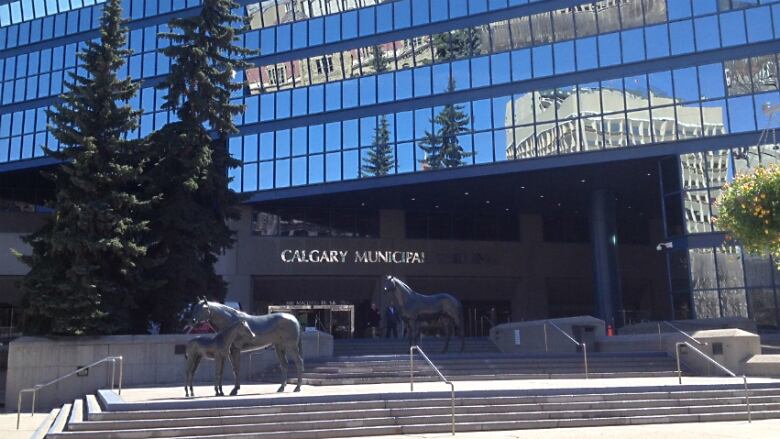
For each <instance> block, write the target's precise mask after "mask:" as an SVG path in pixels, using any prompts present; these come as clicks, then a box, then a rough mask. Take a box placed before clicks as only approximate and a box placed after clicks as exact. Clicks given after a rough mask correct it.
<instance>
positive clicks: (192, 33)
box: [145, 0, 252, 331]
mask: <svg viewBox="0 0 780 439" xmlns="http://www.w3.org/2000/svg"><path fill="white" fill-rule="evenodd" d="M238 7H239V5H238V4H237V3H236V2H234V1H233V0H204V1H203V7H202V10H201V13H200V14H199V15H197V16H193V17H187V18H174V19H173V20H171V22H170V24H169V26H170V28H171V32H169V33H164V34H161V36H162V37H163V38H167V39H168V40H170V41H171V43H172V44H171V45H170V46H168V47H166V48H164V49H162V52H163V53H164V54H165V55H166V56H168V57H170V58H171V61H172V66H171V72H170V75H169V76H168V77H167V78H166V80H165V81H163V82H162V83H161V84H160V85H159V86H158V88H159V89H167V90H168V94H167V96H166V97H165V103H164V105H163V108H164V109H167V110H170V111H173V112H175V114H176V115H177V116H178V121H176V122H172V123H170V124H168V125H166V126H165V127H164V128H163V129H162V130H160V131H159V132H157V133H155V134H154V135H152V136H151V138H150V142H149V144H150V148H151V150H152V151H153V152H154V153H155V154H156V160H155V165H154V166H153V167H152V168H151V170H150V172H149V173H148V175H147V177H148V179H149V184H148V187H149V188H150V189H151V190H152V192H160V193H162V200H161V202H160V203H159V204H158V205H157V206H156V209H155V213H154V218H152V219H151V220H152V221H151V224H150V227H151V229H152V233H153V236H154V245H153V246H152V248H151V253H152V260H154V261H159V263H160V265H159V266H158V267H157V268H156V269H154V270H152V272H151V274H150V276H151V278H153V279H154V281H155V283H156V285H157V288H156V291H154V292H152V293H150V294H149V296H148V297H147V298H146V300H145V304H146V306H147V309H149V310H150V311H149V318H150V319H151V320H154V321H156V322H158V323H160V324H161V330H162V331H171V330H176V329H178V328H177V325H178V322H177V319H176V316H177V315H178V313H179V312H180V311H181V310H182V309H183V308H184V307H185V306H186V305H187V304H188V303H192V302H194V301H195V300H196V298H197V297H198V296H201V295H208V296H210V297H213V298H216V299H220V300H221V299H222V298H224V296H225V294H226V284H225V282H224V281H223V280H222V279H221V277H219V276H218V275H217V274H216V272H215V270H214V263H215V262H216V261H217V258H218V256H219V254H221V253H222V252H224V251H225V250H226V249H228V248H230V247H231V246H232V245H233V242H234V236H233V235H234V233H233V231H232V230H231V229H230V227H229V225H228V221H230V220H236V219H238V217H239V213H240V211H239V209H238V207H239V203H240V201H241V198H240V196H239V195H238V194H236V193H235V192H233V191H231V190H230V189H229V188H228V184H229V182H230V180H229V177H228V169H229V168H232V167H236V166H238V165H240V162H238V161H237V160H235V159H233V158H231V157H230V155H229V153H228V149H227V142H228V138H229V136H230V135H231V134H235V133H236V132H238V130H237V129H236V126H235V124H234V123H233V117H234V116H235V115H237V114H240V113H241V112H242V111H243V106H241V105H236V104H232V103H231V102H230V97H231V94H233V93H234V92H237V91H240V90H241V89H242V84H240V83H237V82H234V81H233V79H234V76H235V74H236V72H238V71H242V70H244V69H246V68H247V67H248V65H247V64H246V63H244V62H243V61H241V58H243V57H244V56H246V55H248V54H250V53H252V52H251V51H249V50H246V49H243V48H241V47H239V46H238V45H236V42H237V41H238V36H239V34H240V32H242V31H243V30H244V29H246V25H247V21H246V20H245V19H244V18H243V17H239V16H236V15H234V14H233V12H232V10H234V9H237V8H238ZM235 24H240V25H241V26H239V27H235V26H234V25H235Z"/></svg>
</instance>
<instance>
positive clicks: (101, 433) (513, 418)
mask: <svg viewBox="0 0 780 439" xmlns="http://www.w3.org/2000/svg"><path fill="white" fill-rule="evenodd" d="M753 413H754V414H755V416H756V418H761V417H763V416H766V417H780V403H776V404H759V405H756V406H755V407H754V412H753ZM358 416H359V417H358ZM358 416H356V417H353V418H351V419H317V420H311V421H296V422H294V423H290V422H276V421H268V422H264V423H254V422H250V423H243V424H242V423H239V424H233V423H231V422H230V420H229V419H224V418H216V419H215V420H214V422H213V423H211V424H209V425H203V426H192V425H189V424H187V425H185V426H178V427H171V426H166V427H148V426H142V425H133V428H131V429H119V428H115V426H109V425H103V427H109V428H106V429H100V430H92V431H68V432H58V433H50V434H49V435H47V438H50V439H57V438H66V437H78V438H83V439H88V438H89V439H98V438H117V439H125V438H161V437H166V438H173V437H198V436H213V435H231V436H233V437H236V436H237V435H244V434H257V433H272V434H276V435H287V434H294V437H301V436H300V435H301V434H302V433H306V432H309V431H317V430H319V431H323V430H324V431H328V432H329V433H331V434H336V435H339V436H342V435H343V434H342V433H340V432H344V431H351V433H352V434H350V435H349V436H352V435H360V436H362V435H366V433H367V431H366V429H367V428H368V429H374V428H376V427H384V428H387V429H395V428H398V427H401V428H402V431H403V432H404V433H405V434H408V433H431V432H439V431H447V430H448V429H449V427H450V422H451V416H450V415H449V414H442V415H430V414H424V415H420V416H405V417H394V416H388V417H369V416H370V415H369V416H366V415H365V414H358ZM700 417H707V418H708V419H709V420H738V419H745V418H746V413H745V411H744V410H743V409H741V408H739V409H738V408H737V407H735V406H734V405H725V406H701V407H700V406H687V407H658V408H637V409H616V410H602V409H600V410H577V411H559V412H502V413H470V414H459V415H458V414H456V423H457V428H458V429H459V430H460V431H464V428H465V429H468V427H466V426H468V425H469V424H474V425H478V424H481V425H486V424H493V425H494V426H495V427H499V426H501V425H508V424H511V425H518V423H520V422H524V423H528V425H527V426H526V427H523V428H539V427H540V426H542V425H545V424H546V423H549V422H550V421H553V422H554V423H555V424H556V426H561V424H562V423H563V424H564V425H565V424H569V425H588V424H589V423H587V422H586V423H585V424H583V423H582V422H578V421H588V420H601V422H600V423H598V425H615V424H621V423H623V422H628V423H632V424H638V423H644V422H642V421H643V420H655V422H679V421H678V420H674V418H678V419H685V421H684V422H691V419H692V418H693V419H697V418H700ZM504 428H506V427H500V429H504ZM511 429H515V427H511ZM277 437H279V436H277Z"/></svg>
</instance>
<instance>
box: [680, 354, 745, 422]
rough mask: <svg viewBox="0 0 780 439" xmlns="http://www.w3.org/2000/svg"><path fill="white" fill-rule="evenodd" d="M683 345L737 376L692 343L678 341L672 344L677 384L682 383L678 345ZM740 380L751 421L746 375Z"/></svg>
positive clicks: (724, 370) (730, 374)
mask: <svg viewBox="0 0 780 439" xmlns="http://www.w3.org/2000/svg"><path fill="white" fill-rule="evenodd" d="M683 345H685V346H687V347H689V348H690V349H692V350H693V351H694V352H696V353H697V354H699V355H701V356H702V358H704V359H705V360H707V361H708V362H709V363H711V364H713V365H715V366H716V367H717V368H718V369H720V370H722V371H723V372H726V373H727V374H728V375H729V376H732V377H734V378H737V374H735V373H734V372H732V371H731V370H729V369H728V368H727V367H726V366H724V365H722V364H720V363H718V362H717V361H715V359H714V358H712V357H710V356H709V355H707V354H705V353H704V352H702V351H700V350H699V349H697V348H696V347H694V346H693V345H692V344H690V343H688V342H687V341H680V342H677V343H675V345H674V350H675V353H676V354H677V383H678V384H682V367H680V346H683ZM742 382H743V383H744V385H745V406H746V407H747V417H748V422H752V419H751V418H752V415H751V412H750V394H749V393H748V385H747V376H745V375H744V374H743V375H742Z"/></svg>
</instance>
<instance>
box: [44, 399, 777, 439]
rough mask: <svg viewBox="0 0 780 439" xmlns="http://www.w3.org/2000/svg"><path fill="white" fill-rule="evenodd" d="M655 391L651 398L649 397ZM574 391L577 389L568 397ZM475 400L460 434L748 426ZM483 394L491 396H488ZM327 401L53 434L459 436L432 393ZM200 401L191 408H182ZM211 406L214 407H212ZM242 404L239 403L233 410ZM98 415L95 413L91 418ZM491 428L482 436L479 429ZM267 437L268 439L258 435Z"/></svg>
mask: <svg viewBox="0 0 780 439" xmlns="http://www.w3.org/2000/svg"><path fill="white" fill-rule="evenodd" d="M647 390H652V389H647ZM569 391H571V389H569ZM566 392H567V390H566V389H560V393H559V394H545V395H517V396H486V397H477V396H471V395H472V394H474V392H463V393H465V395H464V396H462V397H460V398H457V400H456V422H457V425H458V427H457V428H458V431H469V430H470V429H474V428H476V427H474V426H478V425H484V426H488V427H487V428H484V429H488V430H489V429H505V428H510V429H520V428H545V427H548V426H574V425H579V426H587V425H620V424H625V423H632V424H635V423H651V422H692V421H691V419H693V420H694V421H695V420H697V419H705V418H706V419H708V420H737V419H745V416H746V415H745V405H744V398H743V397H742V390H741V389H739V388H737V387H734V388H727V389H716V390H697V389H695V388H693V389H692V388H690V387H689V388H687V389H682V388H681V389H680V390H678V391H669V390H666V391H638V392H621V391H620V390H619V389H599V391H598V392H597V393H583V394H566ZM483 393H484V392H483ZM750 393H751V396H752V398H751V399H752V401H751V402H752V408H753V412H754V413H755V418H756V419H761V418H780V387H771V388H756V389H752V390H751V392H750ZM351 396H353V397H357V398H374V399H367V400H363V401H354V400H352V401H350V400H347V401H335V400H334V401H324V400H325V399H328V398H331V399H333V398H335V397H313V396H302V397H293V398H295V399H296V403H293V404H274V403H273V402H272V401H266V403H267V405H265V406H253V407H242V406H240V405H238V406H234V407H211V408H202V409H197V408H189V409H179V410H145V411H126V412H108V411H103V410H102V409H100V408H97V407H94V405H93V404H90V403H89V400H87V403H86V407H87V416H86V419H88V420H87V421H83V420H82V421H79V420H78V419H77V417H74V416H72V415H71V416H70V420H71V422H69V424H68V428H67V430H68V431H52V432H50V434H49V435H47V437H49V438H55V439H56V438H66V437H73V438H84V439H86V438H117V439H126V438H127V439H130V438H136V439H138V438H150V437H166V438H175V437H206V436H208V437H270V435H271V434H273V435H276V436H274V437H282V438H293V437H295V438H298V437H315V438H320V437H336V436H339V437H347V436H367V435H372V434H373V435H377V434H399V433H398V432H399V431H400V432H403V433H435V432H447V431H449V428H450V419H451V415H450V407H449V404H450V400H449V398H441V397H431V396H430V394H426V393H422V392H421V393H417V394H402V395H401V396H403V397H405V398H404V399H396V400H392V399H386V398H380V399H377V398H376V397H377V395H361V396H356V395H351ZM193 402H197V401H193V400H182V402H181V404H189V403H193ZM205 402H208V401H205ZM234 404H240V401H236V402H234ZM90 407H92V409H94V410H95V412H94V413H92V412H90ZM477 429H482V428H477ZM258 435H259V436H258Z"/></svg>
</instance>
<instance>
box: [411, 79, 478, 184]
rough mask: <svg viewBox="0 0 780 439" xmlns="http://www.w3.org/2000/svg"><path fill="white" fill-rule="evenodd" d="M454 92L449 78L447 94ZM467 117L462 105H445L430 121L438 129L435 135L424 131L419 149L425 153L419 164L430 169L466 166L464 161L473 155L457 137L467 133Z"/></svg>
mask: <svg viewBox="0 0 780 439" xmlns="http://www.w3.org/2000/svg"><path fill="white" fill-rule="evenodd" d="M453 91H455V80H454V79H452V78H450V81H449V84H448V85H447V92H448V93H451V92H453ZM469 121H470V120H469V116H468V115H467V114H466V113H465V112H464V111H463V106H462V105H456V104H447V105H445V106H444V107H443V108H442V109H441V111H440V112H439V114H437V115H436V117H435V118H434V119H433V120H432V121H431V122H432V123H433V125H434V126H435V127H438V129H437V130H436V132H435V133H431V132H428V131H426V132H425V136H424V137H423V140H422V141H420V148H421V149H422V150H423V151H424V152H425V158H423V159H422V160H420V162H421V163H423V164H424V165H426V166H427V167H428V168H430V169H441V168H454V167H457V166H462V165H464V164H466V162H465V161H464V159H466V158H468V157H471V156H472V155H474V153H471V152H467V151H465V150H464V149H463V146H461V144H460V140H459V139H458V136H460V135H461V134H463V133H465V132H468V130H469V129H468V125H469Z"/></svg>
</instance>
